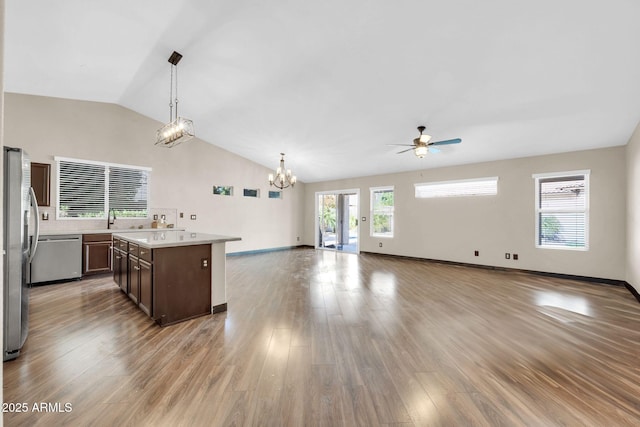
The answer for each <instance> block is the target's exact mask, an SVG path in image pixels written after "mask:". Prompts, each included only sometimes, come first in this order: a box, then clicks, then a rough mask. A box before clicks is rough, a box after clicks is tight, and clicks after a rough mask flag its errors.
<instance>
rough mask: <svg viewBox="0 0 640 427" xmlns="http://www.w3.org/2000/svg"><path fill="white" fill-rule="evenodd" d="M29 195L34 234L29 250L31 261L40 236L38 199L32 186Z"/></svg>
mask: <svg viewBox="0 0 640 427" xmlns="http://www.w3.org/2000/svg"><path fill="white" fill-rule="evenodd" d="M29 196H30V198H31V206H32V207H33V210H34V212H35V214H36V215H35V218H34V219H35V225H36V229H35V235H34V236H33V242H32V245H31V251H30V252H29V262H31V261H33V257H34V256H35V255H36V250H37V249H38V239H39V238H40V211H39V210H38V199H36V193H35V191H33V187H29Z"/></svg>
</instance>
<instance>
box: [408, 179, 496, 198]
mask: <svg viewBox="0 0 640 427" xmlns="http://www.w3.org/2000/svg"><path fill="white" fill-rule="evenodd" d="M415 191H416V193H415V194H416V198H418V199H427V198H433V197H456V196H495V195H496V194H498V177H497V176H494V177H490V178H474V179H461V180H457V181H438V182H426V183H422V184H415Z"/></svg>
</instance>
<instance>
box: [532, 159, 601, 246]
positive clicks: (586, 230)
mask: <svg viewBox="0 0 640 427" xmlns="http://www.w3.org/2000/svg"><path fill="white" fill-rule="evenodd" d="M590 174H591V170H590V169H584V170H575V171H564V172H549V173H537V174H533V175H532V177H533V179H534V181H535V216H536V218H535V224H536V226H535V233H536V234H535V247H536V248H538V249H557V250H565V251H582V252H584V251H588V250H589V197H590V196H589V193H590V185H589V175H590ZM574 176H583V177H584V193H585V201H584V209H548V208H541V207H540V181H541V180H545V179H549V178H571V177H574ZM545 212H565V213H584V247H575V246H551V245H544V244H540V214H541V213H545Z"/></svg>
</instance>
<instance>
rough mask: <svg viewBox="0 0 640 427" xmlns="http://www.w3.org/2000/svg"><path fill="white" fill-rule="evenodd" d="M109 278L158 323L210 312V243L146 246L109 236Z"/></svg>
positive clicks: (165, 323)
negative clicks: (111, 266) (110, 260)
mask: <svg viewBox="0 0 640 427" xmlns="http://www.w3.org/2000/svg"><path fill="white" fill-rule="evenodd" d="M113 257H114V265H113V280H114V282H116V284H118V286H120V289H121V290H122V291H123V292H124V293H125V294H126V295H128V296H129V298H130V299H131V300H132V301H133V302H134V303H135V304H136V305H137V306H138V307H139V308H140V309H141V310H142V311H144V312H145V313H146V314H147V315H148V316H149V317H151V318H152V319H153V320H155V321H156V322H157V323H158V324H159V325H161V326H165V325H171V324H173V323H177V322H181V321H183V320H187V319H192V318H194V317H198V316H202V315H206V314H211V245H210V244H204V245H192V246H177V247H166V248H156V249H149V248H147V247H143V246H140V245H138V244H137V243H133V242H127V241H125V240H123V239H121V238H117V237H114V239H113Z"/></svg>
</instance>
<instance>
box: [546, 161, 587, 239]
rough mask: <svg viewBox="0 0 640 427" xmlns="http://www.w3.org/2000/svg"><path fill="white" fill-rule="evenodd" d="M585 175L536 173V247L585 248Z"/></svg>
mask: <svg viewBox="0 0 640 427" xmlns="http://www.w3.org/2000/svg"><path fill="white" fill-rule="evenodd" d="M588 177H589V175H588V173H582V174H576V175H561V176H546V175H543V176H536V199H537V200H536V226H537V227H536V240H537V241H536V246H538V247H547V248H563V249H586V248H587V243H588V238H587V237H588V196H589V192H588V190H589V188H588Z"/></svg>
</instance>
